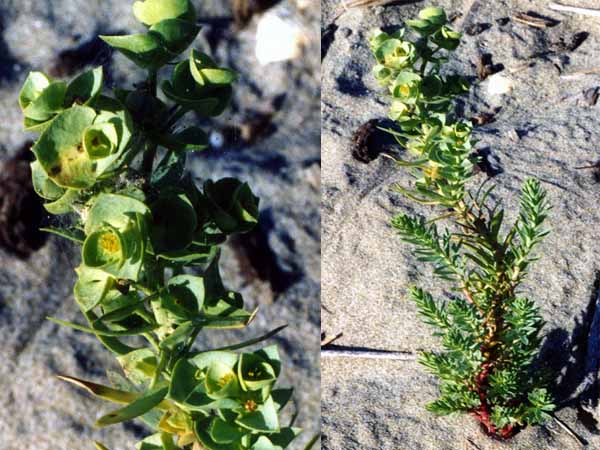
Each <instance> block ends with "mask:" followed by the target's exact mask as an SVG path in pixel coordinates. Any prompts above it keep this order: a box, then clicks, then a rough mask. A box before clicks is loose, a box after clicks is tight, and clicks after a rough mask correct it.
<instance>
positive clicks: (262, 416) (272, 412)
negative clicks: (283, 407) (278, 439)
mask: <svg viewBox="0 0 600 450" xmlns="http://www.w3.org/2000/svg"><path fill="white" fill-rule="evenodd" d="M236 423H237V424H238V425H240V426H242V427H244V428H247V429H249V430H251V431H259V432H260V431H262V432H265V433H272V432H277V431H279V418H278V416H277V408H276V406H275V402H273V399H272V398H271V397H269V398H267V400H266V401H265V403H263V404H262V405H259V406H258V407H257V408H256V410H255V411H253V412H251V413H248V414H245V415H243V416H242V417H241V418H239V419H237V420H236Z"/></svg>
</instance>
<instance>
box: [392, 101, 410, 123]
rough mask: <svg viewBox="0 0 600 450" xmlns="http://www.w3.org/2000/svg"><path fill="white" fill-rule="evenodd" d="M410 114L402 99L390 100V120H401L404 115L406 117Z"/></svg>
mask: <svg viewBox="0 0 600 450" xmlns="http://www.w3.org/2000/svg"><path fill="white" fill-rule="evenodd" d="M409 114H410V108H409V106H408V105H407V104H406V103H404V102H402V100H394V101H392V106H391V107H390V115H389V117H390V119H392V120H401V119H403V118H405V117H408V116H409Z"/></svg>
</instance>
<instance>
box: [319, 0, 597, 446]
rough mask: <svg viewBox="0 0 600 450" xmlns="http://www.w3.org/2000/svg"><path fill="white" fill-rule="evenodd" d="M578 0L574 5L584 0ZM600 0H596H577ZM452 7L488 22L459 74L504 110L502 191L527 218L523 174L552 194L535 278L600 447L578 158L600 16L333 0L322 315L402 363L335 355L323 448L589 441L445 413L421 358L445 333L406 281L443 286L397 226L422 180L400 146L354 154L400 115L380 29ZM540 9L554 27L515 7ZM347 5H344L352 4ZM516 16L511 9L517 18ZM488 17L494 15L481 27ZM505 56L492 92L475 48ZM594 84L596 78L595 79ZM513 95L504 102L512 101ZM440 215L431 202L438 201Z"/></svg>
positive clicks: (592, 226)
mask: <svg viewBox="0 0 600 450" xmlns="http://www.w3.org/2000/svg"><path fill="white" fill-rule="evenodd" d="M571 3H573V2H571ZM577 3H578V4H579V5H580V6H588V7H592V6H594V5H595V6H598V2H597V1H593V0H589V1H587V2H586V1H579V2H577ZM429 5H439V6H443V7H445V8H446V11H447V12H448V14H449V15H453V14H457V15H458V16H457V18H456V20H455V21H454V26H455V28H457V29H459V30H461V31H465V30H467V29H470V28H473V27H474V26H475V25H477V24H488V25H486V26H485V27H483V28H485V30H484V31H482V32H480V33H478V34H475V35H473V36H470V35H465V36H464V38H463V45H462V46H461V47H460V49H459V50H458V51H457V52H456V53H455V54H454V55H453V56H452V61H451V62H450V64H449V67H448V71H450V72H453V73H459V74H462V75H464V76H467V77H470V78H471V79H472V81H473V82H474V86H473V89H472V91H471V93H470V95H469V96H466V97H464V98H463V99H461V101H460V102H459V104H458V109H459V111H460V112H461V113H462V114H463V115H464V116H465V117H473V116H475V115H478V114H481V113H494V114H495V118H494V120H493V121H492V122H490V123H488V124H486V125H483V126H480V127H478V128H476V131H475V138H476V139H477V140H479V141H480V142H479V144H478V145H477V148H478V149H483V150H484V153H485V154H486V155H487V158H486V159H487V162H488V163H489V169H490V170H489V172H490V174H486V173H481V174H480V175H478V179H477V180H476V182H475V183H474V184H475V185H477V184H478V183H479V182H481V181H483V180H484V178H485V177H486V176H493V178H494V179H493V181H494V182H495V183H496V184H497V186H498V187H497V190H496V197H497V198H499V199H501V200H502V201H503V202H504V205H505V207H506V211H507V215H508V216H509V218H514V216H515V214H516V211H517V208H518V203H517V202H518V192H519V186H520V185H521V183H522V182H523V180H524V179H525V178H527V177H529V176H536V177H537V178H539V179H540V180H541V181H542V184H543V186H544V188H546V189H547V190H548V195H549V198H550V200H551V202H552V204H553V206H554V209H553V211H552V215H551V218H550V225H551V227H552V229H553V233H552V234H551V235H550V236H549V237H548V238H547V239H546V241H545V243H544V244H543V245H542V248H541V250H540V256H541V259H540V261H539V262H538V263H537V264H536V265H535V266H534V268H533V270H532V272H531V273H530V276H529V278H528V279H527V281H526V282H525V284H524V286H523V288H524V291H525V293H526V294H527V295H529V296H530V297H531V298H533V299H535V301H536V302H537V303H538V304H539V305H540V306H541V308H542V313H543V316H544V318H545V319H546V321H547V325H546V327H545V329H544V331H545V333H546V339H545V341H544V343H543V349H542V352H541V357H540V366H541V367H543V368H545V369H549V370H551V373H553V376H554V379H555V380H556V384H555V385H554V389H553V394H554V396H555V397H556V399H557V402H558V403H559V405H560V407H559V409H558V411H557V413H556V416H557V417H558V418H559V419H560V420H562V422H564V423H565V424H567V425H568V426H569V427H570V428H572V429H573V430H574V431H575V433H576V434H577V435H578V436H579V437H580V439H581V440H582V441H584V442H587V443H588V445H589V447H588V448H600V436H599V431H598V428H597V427H596V422H595V420H594V419H593V418H592V417H591V416H590V415H589V414H586V413H585V412H584V411H583V410H582V409H581V408H579V406H580V404H581V401H582V399H583V397H582V396H580V395H579V394H580V393H579V392H578V391H577V388H578V386H580V385H581V383H582V382H583V380H584V378H585V377H586V376H589V377H590V379H592V380H594V383H595V384H594V385H593V386H594V387H593V389H592V391H593V395H592V397H595V398H597V392H598V386H597V382H596V381H597V373H596V371H591V372H590V373H586V369H585V365H586V349H587V348H588V343H589V342H591V341H592V340H593V339H596V336H590V335H589V334H590V330H591V328H592V327H591V324H592V320H593V318H594V316H595V314H596V302H597V296H598V288H599V286H598V280H599V273H600V263H599V262H598V257H597V255H598V254H599V251H600V242H599V239H598V223H599V220H600V209H599V208H598V199H599V198H600V195H599V194H600V184H599V179H600V178H599V177H598V172H597V170H594V169H577V168H578V167H581V166H587V165H590V164H593V163H594V162H596V161H597V160H598V158H599V156H600V155H599V153H598V149H597V142H598V140H599V138H600V130H599V127H598V124H599V121H598V113H599V108H600V106H599V105H596V104H590V103H592V102H590V101H588V100H589V98H590V97H589V96H590V93H592V94H593V92H594V91H593V90H594V89H595V88H597V87H598V86H600V76H599V75H598V72H597V70H596V72H594V73H591V74H587V75H585V74H582V71H586V70H588V69H594V68H597V67H598V66H599V65H600V64H599V57H600V45H599V44H600V19H597V18H596V19H593V18H586V17H583V16H579V15H573V14H562V13H556V12H553V11H551V10H550V9H548V7H547V5H548V2H547V1H545V0H544V1H542V0H531V1H525V0H513V1H511V0H499V1H494V2H487V1H477V0H465V1H460V0H455V1H451V0H446V1H436V2H431V1H422V2H395V3H394V4H393V5H389V6H385V7H383V6H379V7H371V8H355V9H350V10H348V11H346V12H344V10H343V8H342V7H341V3H340V2H338V1H332V0H326V1H324V2H323V22H322V33H323V35H324V41H323V50H322V55H323V56H324V58H323V65H322V78H323V84H322V89H323V94H322V105H321V108H322V137H321V142H322V155H323V169H322V185H323V187H322V190H323V194H322V208H323V209H322V211H323V220H322V222H323V249H322V267H323V269H322V270H323V280H322V289H323V291H322V304H323V310H322V328H323V331H324V332H325V333H326V334H327V335H329V336H334V335H336V334H337V333H343V337H342V338H340V339H339V340H337V341H336V342H335V345H336V346H338V349H337V350H340V348H341V349H342V350H344V349H348V350H351V351H352V350H361V349H362V350H365V349H378V350H391V351H397V352H403V360H401V361H390V360H373V359H361V358H355V357H333V356H332V355H331V354H324V355H323V357H322V363H321V369H322V414H323V448H326V449H329V450H354V449H360V450H368V449H369V450H370V449H373V450H417V449H423V450H437V449H448V450H450V449H469V450H470V449H486V450H488V449H536V450H537V449H577V448H579V444H578V443H577V442H576V441H575V440H574V439H573V438H572V437H571V436H569V435H568V434H567V433H566V432H564V431H563V430H562V429H561V428H560V427H559V426H558V425H557V423H555V422H551V423H548V425H547V426H545V427H535V428H528V429H526V430H524V431H523V432H521V433H519V434H518V435H517V436H516V437H515V438H514V439H512V440H511V441H509V442H502V443H500V442H497V441H493V440H490V439H489V438H487V437H485V436H484V435H483V434H482V433H481V432H480V431H479V429H478V427H477V425H476V424H475V423H474V421H473V420H472V419H471V418H469V417H464V416H458V417H445V418H438V417H434V416H432V415H431V414H429V413H428V412H426V411H425V409H424V404H425V403H426V402H428V401H430V400H432V399H434V398H435V396H436V392H437V384H436V380H435V379H434V378H433V377H431V376H429V375H428V374H427V373H426V372H425V371H424V369H423V367H421V366H420V365H418V364H417V363H416V362H415V357H416V355H417V353H418V352H419V351H420V350H425V349H435V348H436V346H437V345H438V343H437V341H436V339H435V338H433V337H432V336H431V330H430V328H429V327H427V326H425V325H423V324H422V323H421V322H420V320H419V319H418V317H417V315H416V311H415V307H414V305H413V304H412V303H411V302H410V301H409V300H408V299H407V298H406V293H407V286H409V285H411V284H415V283H416V284H420V285H422V286H426V287H428V288H429V289H431V290H432V291H433V292H434V293H435V294H437V295H443V294H444V292H445V291H444V285H443V284H440V283H437V282H433V281H431V271H430V270H429V269H425V268H424V267H422V266H420V265H417V264H415V261H414V258H413V256H412V255H411V251H412V249H411V248H410V247H409V246H407V245H405V244H403V243H402V242H401V241H400V240H399V239H398V238H397V237H396V236H395V235H394V231H393V230H392V229H391V227H390V225H389V221H390V217H391V216H392V215H393V214H395V213H399V212H403V211H404V212H413V213H419V212H428V210H425V209H421V208H419V207H415V205H414V204H412V203H410V202H408V201H407V200H406V199H404V198H402V197H401V196H400V195H398V194H395V193H393V192H392V190H391V189H390V186H391V185H392V184H394V183H398V182H399V183H402V184H404V185H407V183H409V178H408V176H407V175H406V174H405V173H404V172H403V171H401V170H398V169H396V168H395V167H394V165H393V164H392V163H391V162H390V161H389V160H387V159H386V158H382V157H379V158H377V159H375V160H374V161H372V162H370V163H369V164H365V163H362V162H359V161H357V160H356V159H354V158H353V156H352V137H353V135H354V133H355V131H356V130H357V129H358V128H359V127H360V126H361V125H362V124H364V123H365V122H367V121H368V120H371V119H382V118H384V117H386V114H387V109H388V102H387V99H386V97H385V95H384V93H382V92H381V89H380V88H379V87H378V86H377V84H376V82H375V80H374V78H373V77H372V75H371V67H372V65H373V60H372V58H371V55H370V52H369V50H368V47H367V43H366V38H367V36H368V34H369V31H370V30H371V29H373V28H376V27H390V28H394V27H398V26H401V25H402V23H403V20H405V19H407V18H412V17H413V16H415V15H416V13H417V12H418V11H419V9H421V8H422V7H424V6H429ZM528 11H529V12H537V13H538V14H541V15H543V16H544V17H547V18H551V19H554V20H555V21H556V22H557V23H556V25H555V26H552V27H548V28H535V27H531V26H528V25H526V24H522V23H519V22H517V21H515V20H514V19H513V15H514V14H515V13H517V12H528ZM340 13H341V15H340ZM504 19H506V20H504ZM480 28H481V27H480ZM581 32H585V33H588V35H587V38H586V39H585V41H584V42H583V43H581V45H580V46H579V47H578V48H577V49H575V50H565V45H564V44H565V43H567V44H568V43H570V42H572V40H573V38H574V37H575V35H576V34H577V33H581ZM483 54H491V56H492V59H493V63H494V64H502V66H503V67H504V70H502V71H501V72H500V73H499V75H500V76H503V77H505V78H506V79H507V80H508V81H509V82H510V83H511V84H512V86H513V88H512V90H511V91H510V92H508V93H506V94H503V95H496V94H492V93H490V82H491V80H492V79H490V78H488V79H487V80H485V81H482V82H480V81H478V80H477V78H476V74H477V69H476V61H477V60H478V59H479V58H480V56H481V55H483ZM590 90H591V91H590ZM498 108H500V109H498ZM428 213H430V212H428Z"/></svg>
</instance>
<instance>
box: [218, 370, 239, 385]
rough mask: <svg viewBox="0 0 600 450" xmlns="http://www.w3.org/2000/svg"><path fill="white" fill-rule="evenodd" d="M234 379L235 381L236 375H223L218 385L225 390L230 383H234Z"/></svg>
mask: <svg viewBox="0 0 600 450" xmlns="http://www.w3.org/2000/svg"><path fill="white" fill-rule="evenodd" d="M234 379H235V375H234V374H232V373H228V374H226V375H223V376H222V377H221V379H220V380H219V382H218V383H217V384H218V385H219V387H221V388H224V387H225V386H227V385H228V384H229V383H230V382H232V381H233V380H234Z"/></svg>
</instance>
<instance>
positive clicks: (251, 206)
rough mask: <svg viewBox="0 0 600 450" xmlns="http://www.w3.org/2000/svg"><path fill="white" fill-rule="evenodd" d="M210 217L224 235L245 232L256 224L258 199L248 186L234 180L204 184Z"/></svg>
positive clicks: (225, 179) (227, 179) (228, 179)
mask: <svg viewBox="0 0 600 450" xmlns="http://www.w3.org/2000/svg"><path fill="white" fill-rule="evenodd" d="M204 194H205V195H206V198H207V199H208V201H209V204H210V208H211V216H212V218H213V220H214V221H215V223H216V224H217V226H218V227H219V229H220V230H221V231H223V232H224V233H228V234H230V233H239V232H246V231H249V230H251V229H252V228H254V226H255V225H256V224H257V222H258V197H256V196H255V195H254V194H253V193H252V191H251V190H250V186H248V184H246V183H242V182H240V181H239V180H237V179H235V178H224V179H222V180H219V181H217V182H216V183H215V182H212V181H210V180H209V181H207V182H206V183H205V184H204Z"/></svg>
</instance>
